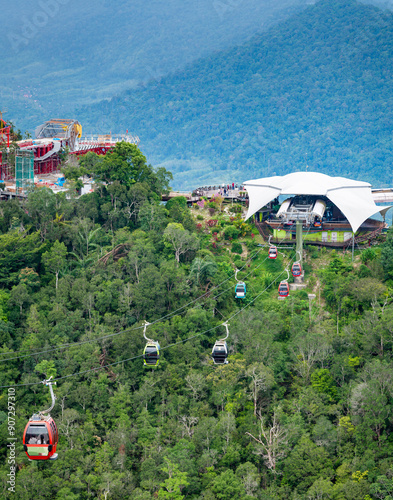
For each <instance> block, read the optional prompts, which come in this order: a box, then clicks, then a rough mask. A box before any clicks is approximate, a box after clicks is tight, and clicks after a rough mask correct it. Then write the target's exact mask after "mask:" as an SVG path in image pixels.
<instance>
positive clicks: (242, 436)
mask: <svg viewBox="0 0 393 500" xmlns="http://www.w3.org/2000/svg"><path fill="white" fill-rule="evenodd" d="M127 151H128V153H129V152H130V151H131V153H132V154H134V153H135V154H136V158H137V160H136V161H135V165H134V164H133V165H132V166H130V169H131V171H132V172H134V174H132V179H133V180H134V181H135V182H131V183H129V184H128V185H127V184H126V183H120V182H118V181H119V179H116V180H113V179H111V181H109V178H107V179H106V181H105V182H103V183H102V185H101V186H100V187H99V189H97V190H96V191H95V192H92V193H89V194H87V195H84V196H82V197H79V198H77V197H74V196H71V197H66V196H64V195H63V194H53V193H52V192H51V191H48V190H47V189H45V188H43V189H41V190H38V191H35V192H34V193H32V194H31V195H30V197H29V199H28V200H27V201H26V202H24V205H21V206H19V205H17V204H16V203H15V201H13V202H1V203H0V212H1V214H2V215H1V219H0V249H1V252H0V258H1V273H0V354H1V359H0V385H2V386H4V385H11V384H18V387H17V389H16V392H15V405H16V428H17V429H16V432H17V438H18V439H17V441H16V464H17V469H16V485H15V495H16V496H15V498H18V499H19V498H20V499H26V500H31V499H32V498H40V499H43V500H44V499H52V498H53V499H56V500H60V499H64V500H65V499H89V498H106V499H108V500H109V499H119V500H120V499H124V498H132V499H141V500H152V499H153V498H166V499H169V498H171V499H182V498H184V499H186V498H189V499H191V500H207V499H209V500H226V499H244V500H246V499H247V500H250V499H252V498H255V499H260V500H268V499H269V500H270V499H277V500H287V499H293V500H295V499H296V500H309V499H329V498H331V499H337V500H338V499H348V500H359V499H367V500H370V499H372V500H377V499H388V498H389V495H391V493H392V477H393V461H392V444H391V436H392V431H393V423H392V422H393V420H392V415H393V391H392V381H393V362H392V354H393V341H392V339H393V337H392V335H393V327H392V324H393V322H392V318H393V303H392V297H391V290H392V284H393V281H392V278H391V273H390V270H391V267H392V262H391V248H390V247H391V241H392V233H391V232H389V233H388V236H387V239H386V241H383V240H382V239H381V241H380V244H379V245H377V246H373V247H372V248H371V249H365V250H362V251H359V250H357V251H356V253H355V260H354V262H352V261H351V255H350V254H349V253H345V252H344V253H343V252H341V251H335V250H326V249H317V248H306V250H305V262H304V268H305V272H306V286H307V288H306V290H303V291H295V292H291V294H290V296H289V297H288V298H287V299H286V300H285V301H279V300H277V286H278V282H279V281H280V279H282V276H286V273H285V271H284V270H285V268H286V267H287V266H288V265H289V264H290V262H291V260H293V259H294V258H295V252H294V251H292V250H291V249H283V253H280V254H279V257H278V258H277V259H276V260H275V261H271V260H270V259H268V257H267V250H266V248H265V247H261V246H258V244H260V242H261V239H260V237H259V236H255V235H256V234H257V230H256V228H255V227H253V226H252V225H249V226H248V225H244V226H243V225H242V220H241V213H238V210H233V208H232V207H231V205H226V204H225V203H224V204H223V205H222V206H221V207H217V209H215V210H217V212H216V213H215V214H214V217H215V220H217V224H216V225H214V226H212V225H211V224H210V221H211V219H210V217H211V216H210V214H209V212H208V210H207V209H201V208H200V207H198V206H195V207H192V208H187V206H186V204H185V201H184V200H183V199H181V198H180V199H178V200H177V201H173V202H171V203H168V204H167V206H166V207H164V206H162V205H161V203H160V201H159V198H158V193H159V191H158V188H157V185H155V184H154V183H153V182H150V181H148V182H145V180H144V178H145V177H144V176H146V178H151V176H154V175H155V173H154V171H149V168H150V167H146V166H145V163H144V160H143V158H142V157H141V155H139V153H138V152H135V150H134V149H132V150H130V151H129V150H127ZM123 152H124V151H123V149H121V150H120V151H119V152H118V154H119V155H121V154H123ZM128 153H125V154H128ZM131 156H132V155H131ZM113 158H115V159H114V160H113V161H116V162H117V161H119V162H120V163H121V162H122V161H123V160H122V159H119V158H118V157H113ZM132 158H134V157H133V156H132ZM95 160H96V159H95ZM89 161H90V160H89ZM99 161H101V160H100V159H99ZM139 161H141V165H142V167H141V168H139V167H138V165H139V163H138V162H139ZM108 162H109V160H108ZM126 163H127V162H126ZM135 171H138V172H139V173H140V176H139V177H138V175H139V174H138V175H137V174H135ZM92 175H95V174H92ZM112 180H113V182H112ZM160 185H161V189H165V186H164V185H163V184H162V183H161V184H160ZM243 208H244V207H243ZM234 214H237V215H235V216H234ZM238 227H243V229H242V231H243V232H242V233H241V232H240V231H234V230H233V228H235V229H236V228H238ZM251 232H252V233H253V237H252V236H251ZM229 234H230V238H231V239H228V236H229ZM234 241H235V242H237V243H238V244H239V245H240V246H241V248H242V252H241V253H240V254H239V253H236V252H234V251H232V247H233V242H234ZM236 268H237V269H240V271H239V273H238V279H242V280H244V281H245V282H246V283H247V296H246V298H245V299H243V300H241V301H239V300H238V302H236V299H235V298H234V286H235V279H234V275H235V269H236ZM308 293H313V294H314V295H315V298H314V299H309V296H308ZM228 319H229V332H230V334H229V338H228V339H227V342H228V348H229V356H228V360H229V364H228V365H221V366H219V365H213V363H212V360H211V357H210V353H211V349H212V345H213V343H214V342H215V340H217V339H219V338H223V337H224V336H225V328H224V327H223V326H222V323H223V322H224V321H225V320H228ZM144 321H148V322H149V323H151V324H150V325H149V326H148V327H147V332H146V334H147V337H148V338H151V339H154V340H156V341H158V342H159V343H160V346H161V359H160V363H159V365H158V367H157V368H155V369H151V368H144V366H143V360H142V357H141V356H142V352H143V348H144V345H145V340H144V338H143V335H142V331H143V330H142V325H143V323H144ZM49 376H53V377H55V378H59V380H58V384H57V386H56V387H55V393H56V396H57V400H56V405H55V408H54V409H53V411H52V412H51V414H52V416H53V417H54V418H55V420H56V422H57V425H58V428H59V434H60V441H59V445H58V450H57V451H58V453H59V458H58V460H57V461H56V462H54V463H39V464H37V463H31V462H28V460H27V457H26V455H25V453H24V451H23V449H22V445H21V437H22V433H23V428H24V425H25V424H26V422H27V419H28V418H29V417H30V416H31V414H32V413H34V412H36V411H38V410H40V409H44V408H47V407H48V406H47V405H48V402H49V394H48V390H47V388H45V387H44V386H42V384H41V383H40V381H42V380H43V379H44V378H47V377H49ZM23 384H26V385H23ZM29 384H32V385H29ZM8 411H9V407H7V389H6V388H5V389H3V392H2V395H1V398H0V435H1V438H2V439H1V446H0V453H1V455H2V465H1V468H0V477H1V482H0V484H1V495H0V496H1V497H2V498H8V496H7V495H11V494H13V493H11V492H9V491H8V490H7V488H8V487H9V485H8V484H7V474H8V473H9V465H8V463H7V460H6V458H7V457H8V456H9V448H7V443H8V442H9V441H8Z"/></svg>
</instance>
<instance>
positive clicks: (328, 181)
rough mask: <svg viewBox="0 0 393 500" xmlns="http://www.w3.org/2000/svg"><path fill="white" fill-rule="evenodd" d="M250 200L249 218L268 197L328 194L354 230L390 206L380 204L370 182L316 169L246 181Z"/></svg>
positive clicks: (262, 205)
mask: <svg viewBox="0 0 393 500" xmlns="http://www.w3.org/2000/svg"><path fill="white" fill-rule="evenodd" d="M243 184H244V186H245V187H246V189H247V192H248V196H249V200H250V204H249V207H248V212H247V216H246V219H248V218H249V217H251V216H252V215H254V214H255V213H256V212H258V210H260V209H261V208H262V207H264V206H265V205H266V204H267V203H269V201H272V200H274V198H276V197H277V196H279V195H286V194H287V195H315V196H326V197H327V198H329V200H331V201H332V202H333V203H334V204H335V205H336V206H337V207H338V208H339V209H340V210H341V212H342V213H343V214H344V216H345V217H346V218H347V219H348V222H349V223H350V225H351V227H352V231H353V232H356V231H357V230H358V229H359V227H360V226H361V225H362V223H363V222H364V221H365V220H366V219H368V218H369V217H371V216H372V215H374V214H376V213H378V212H381V214H384V213H385V212H386V211H387V210H389V208H391V207H390V206H389V207H383V208H381V207H378V206H377V205H376V204H375V202H374V199H373V196H372V193H371V184H369V183H368V182H362V181H353V180H351V179H346V178H345V177H330V176H329V175H325V174H320V173H317V172H295V173H293V174H288V175H283V176H275V177H264V178H262V179H254V180H251V181H246V182H244V183H243Z"/></svg>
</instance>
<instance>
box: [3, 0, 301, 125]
mask: <svg viewBox="0 0 393 500" xmlns="http://www.w3.org/2000/svg"><path fill="white" fill-rule="evenodd" d="M305 5H306V0H278V1H277V0H275V1H273V0H262V1H261V0H241V1H240V0H199V1H198V2H191V1H190V0H186V1H179V0H168V1H166V2H163V1H162V0H152V1H150V2H144V1H142V0H133V1H132V2H129V1H128V0H119V1H118V2H116V3H115V4H114V3H113V2H109V1H108V0H94V1H93V0H82V1H81V2H76V1H75V0H40V1H39V2H38V4H34V3H31V2H28V1H27V0H17V1H16V2H15V3H12V5H11V4H7V5H5V6H4V8H3V6H2V16H1V19H0V30H1V33H2V34H3V39H2V51H1V54H0V64H1V67H2V69H3V71H2V73H3V74H5V75H6V78H4V80H3V82H2V90H1V97H0V98H1V100H2V103H3V105H5V106H7V107H8V109H9V116H8V118H13V119H14V121H15V122H17V123H18V125H20V126H21V127H22V128H26V127H28V128H30V129H34V128H35V126H37V124H38V123H37V122H39V121H40V120H42V119H48V118H50V117H53V115H54V114H57V115H58V116H67V117H68V116H70V114H71V113H72V112H73V109H74V106H75V104H88V103H92V102H96V101H99V100H101V99H103V98H106V97H112V96H113V95H114V94H116V93H118V92H120V91H122V90H125V89H129V88H133V87H135V86H136V85H137V84H138V83H140V82H146V81H148V80H151V79H156V78H158V77H160V76H163V75H167V74H168V73H170V72H171V71H174V70H177V69H179V68H182V67H184V65H185V64H187V63H189V62H191V61H193V60H195V59H197V58H199V57H202V56H205V55H208V54H211V53H212V52H214V51H216V50H221V49H224V48H227V47H230V46H233V45H234V44H237V43H242V42H244V41H245V40H246V39H247V38H248V37H250V36H252V35H253V34H255V33H256V32H259V31H261V30H263V29H265V28H266V27H268V26H271V25H272V24H274V23H275V22H276V21H277V20H281V19H283V18H286V17H288V15H289V14H291V13H292V12H293V11H294V9H299V8H302V7H304V6H305Z"/></svg>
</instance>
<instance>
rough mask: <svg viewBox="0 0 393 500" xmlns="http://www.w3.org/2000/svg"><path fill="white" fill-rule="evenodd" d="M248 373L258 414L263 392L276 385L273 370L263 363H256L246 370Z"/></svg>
mask: <svg viewBox="0 0 393 500" xmlns="http://www.w3.org/2000/svg"><path fill="white" fill-rule="evenodd" d="M246 375H247V376H248V377H251V382H250V389H251V393H252V399H253V401H254V415H255V416H256V415H257V402H258V397H259V394H260V393H261V392H266V391H267V390H269V389H271V388H272V387H273V385H274V375H273V371H272V370H271V369H270V368H268V367H267V366H265V365H264V364H263V363H254V364H252V365H251V366H250V367H249V368H248V369H247V371H246Z"/></svg>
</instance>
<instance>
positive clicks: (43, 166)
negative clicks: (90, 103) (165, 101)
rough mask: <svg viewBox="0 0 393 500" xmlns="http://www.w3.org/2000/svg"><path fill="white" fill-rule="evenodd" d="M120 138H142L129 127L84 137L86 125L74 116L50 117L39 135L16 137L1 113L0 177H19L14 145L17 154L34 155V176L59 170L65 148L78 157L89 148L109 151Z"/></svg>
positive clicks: (132, 141) (10, 178)
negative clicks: (114, 132) (125, 130)
mask: <svg viewBox="0 0 393 500" xmlns="http://www.w3.org/2000/svg"><path fill="white" fill-rule="evenodd" d="M120 141H125V142H129V143H132V144H136V145H138V144H139V138H138V137H137V136H134V135H130V134H128V130H127V132H126V134H122V135H119V136H113V135H112V134H106V135H95V136H89V137H82V125H81V124H80V123H79V122H78V121H77V120H73V119H53V120H48V121H46V122H45V123H43V124H42V125H40V126H39V127H37V128H36V129H35V139H24V140H21V141H13V140H12V137H11V126H10V125H9V124H7V123H6V122H5V121H4V120H3V118H2V116H1V115H0V180H2V181H7V180H12V179H15V178H17V172H16V170H15V165H14V163H13V161H10V160H11V155H10V153H12V151H13V149H15V152H16V155H20V156H23V155H24V156H25V157H28V158H32V159H33V163H32V165H33V170H34V172H32V174H33V177H34V175H40V174H49V173H52V172H56V171H58V170H59V167H60V161H61V153H62V152H65V151H67V152H68V153H70V154H71V155H76V156H78V157H79V156H81V155H84V154H86V153H88V152H89V151H92V152H94V153H97V154H99V155H105V154H106V153H107V152H108V151H110V150H111V149H112V148H113V147H114V146H115V145H116V143H117V142H120ZM13 145H14V148H13ZM29 177H31V173H30V175H29Z"/></svg>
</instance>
